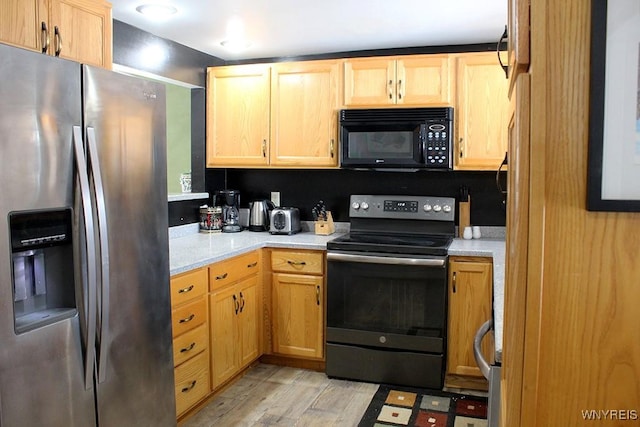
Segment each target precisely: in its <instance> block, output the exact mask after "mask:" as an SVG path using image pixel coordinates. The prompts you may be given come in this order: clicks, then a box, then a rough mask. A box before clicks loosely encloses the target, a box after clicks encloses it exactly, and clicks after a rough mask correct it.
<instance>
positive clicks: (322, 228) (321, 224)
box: [314, 211, 336, 236]
mask: <svg viewBox="0 0 640 427" xmlns="http://www.w3.org/2000/svg"><path fill="white" fill-rule="evenodd" d="M314 225H315V233H316V234H319V235H322V236H328V235H329V234H333V233H334V232H335V231H336V226H335V224H334V223H333V217H332V216H331V212H328V211H327V220H326V221H314Z"/></svg>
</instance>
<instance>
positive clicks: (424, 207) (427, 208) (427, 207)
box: [422, 203, 432, 212]
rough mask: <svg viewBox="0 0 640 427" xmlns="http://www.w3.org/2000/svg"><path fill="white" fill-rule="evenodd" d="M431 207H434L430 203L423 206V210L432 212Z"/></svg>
mask: <svg viewBox="0 0 640 427" xmlns="http://www.w3.org/2000/svg"><path fill="white" fill-rule="evenodd" d="M431 209H432V207H431V205H430V204H428V203H427V204H426V205H424V206H423V207H422V210H423V211H425V212H431Z"/></svg>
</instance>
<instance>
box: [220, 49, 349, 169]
mask: <svg viewBox="0 0 640 427" xmlns="http://www.w3.org/2000/svg"><path fill="white" fill-rule="evenodd" d="M338 64H339V62H338V61H305V62H290V63H282V64H272V65H269V64H259V65H240V66H228V67H213V68H209V69H208V73H207V74H208V79H207V91H208V93H207V130H208V132H207V166H210V167H214V166H230V167H234V166H235V167H245V166H257V167H260V166H268V165H271V166H276V167H281V166H285V167H287V166H289V167H332V166H337V164H338V151H337V150H338V147H337V137H338V124H337V120H338V108H339V93H340V91H339V89H340V86H339V81H340V73H339V71H340V70H339V65H338Z"/></svg>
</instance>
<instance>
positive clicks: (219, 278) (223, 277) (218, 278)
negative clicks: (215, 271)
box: [216, 273, 229, 280]
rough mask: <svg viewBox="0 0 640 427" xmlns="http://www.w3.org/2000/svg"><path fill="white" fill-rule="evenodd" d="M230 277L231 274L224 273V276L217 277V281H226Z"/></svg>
mask: <svg viewBox="0 0 640 427" xmlns="http://www.w3.org/2000/svg"><path fill="white" fill-rule="evenodd" d="M228 275H229V273H223V274H221V275H219V276H216V280H222V279H226V278H227V276H228Z"/></svg>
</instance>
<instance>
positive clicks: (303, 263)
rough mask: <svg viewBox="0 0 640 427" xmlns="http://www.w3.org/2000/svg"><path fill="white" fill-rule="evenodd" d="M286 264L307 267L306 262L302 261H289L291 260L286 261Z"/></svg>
mask: <svg viewBox="0 0 640 427" xmlns="http://www.w3.org/2000/svg"><path fill="white" fill-rule="evenodd" d="M287 263H288V264H289V265H307V263H306V262H304V261H291V260H287Z"/></svg>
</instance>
